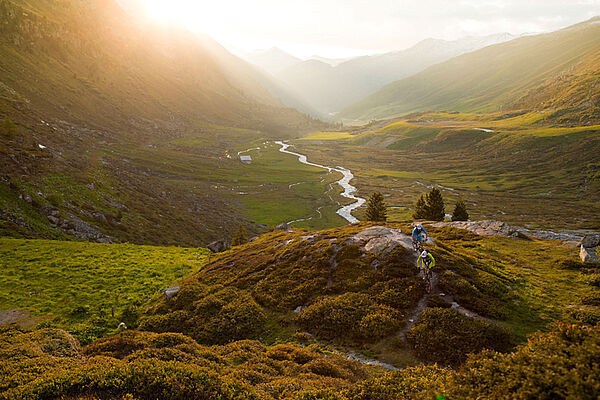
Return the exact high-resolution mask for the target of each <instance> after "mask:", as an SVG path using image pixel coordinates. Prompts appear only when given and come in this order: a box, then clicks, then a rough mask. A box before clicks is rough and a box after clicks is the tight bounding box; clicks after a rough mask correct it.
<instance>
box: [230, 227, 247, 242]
mask: <svg viewBox="0 0 600 400" xmlns="http://www.w3.org/2000/svg"><path fill="white" fill-rule="evenodd" d="M247 241H248V237H247V236H246V229H244V226H243V225H242V224H240V227H239V228H238V230H237V233H236V234H235V236H234V237H233V239H231V245H232V246H239V245H241V244H244V243H246V242H247Z"/></svg>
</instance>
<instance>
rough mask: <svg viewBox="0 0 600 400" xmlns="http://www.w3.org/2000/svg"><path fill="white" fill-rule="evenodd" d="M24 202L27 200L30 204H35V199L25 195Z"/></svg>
mask: <svg viewBox="0 0 600 400" xmlns="http://www.w3.org/2000/svg"><path fill="white" fill-rule="evenodd" d="M23 200H25V201H26V202H27V203H29V204H31V203H33V199H32V198H31V196H30V195H28V194H25V195H23Z"/></svg>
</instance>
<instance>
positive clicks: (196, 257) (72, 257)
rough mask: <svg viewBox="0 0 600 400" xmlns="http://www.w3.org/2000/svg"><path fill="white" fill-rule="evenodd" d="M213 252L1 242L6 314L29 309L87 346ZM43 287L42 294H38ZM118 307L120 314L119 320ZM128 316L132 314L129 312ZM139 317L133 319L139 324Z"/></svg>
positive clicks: (1, 298) (0, 303) (1, 305)
mask: <svg viewBox="0 0 600 400" xmlns="http://www.w3.org/2000/svg"><path fill="white" fill-rule="evenodd" d="M207 252H208V251H207V250H205V249H193V248H181V247H152V246H136V245H131V244H118V245H106V244H95V243H85V242H62V241H46V240H21V239H6V238H4V239H0V268H1V269H2V271H3V273H2V277H1V278H0V281H1V286H2V287H3V288H4V289H3V290H2V293H0V309H1V310H8V309H13V308H22V309H26V310H28V311H30V312H31V313H32V315H33V317H37V318H42V319H43V320H45V321H50V322H51V324H53V325H55V326H60V327H63V328H67V329H69V330H71V331H72V332H75V333H77V334H78V336H79V338H80V339H82V340H85V341H89V340H90V339H94V337H95V336H97V335H105V334H106V333H108V332H112V331H113V330H114V329H116V328H117V325H118V324H119V323H120V322H121V321H123V320H125V321H126V322H127V323H130V322H133V321H134V320H135V309H136V308H137V307H139V306H140V305H141V304H142V303H144V302H145V301H147V300H148V299H149V298H151V297H154V296H156V295H157V291H158V290H160V289H164V288H166V287H169V286H171V285H173V284H176V283H177V282H180V280H181V277H182V275H181V274H182V271H183V273H184V274H185V275H189V274H190V273H194V272H196V271H198V270H199V268H200V267H201V266H203V265H204V264H205V263H206V260H207ZM36 289H37V293H38V295H37V296H35V291H36ZM111 307H114V312H115V316H114V317H112V315H111V314H112V310H111ZM128 313H129V314H128ZM132 317H133V321H132Z"/></svg>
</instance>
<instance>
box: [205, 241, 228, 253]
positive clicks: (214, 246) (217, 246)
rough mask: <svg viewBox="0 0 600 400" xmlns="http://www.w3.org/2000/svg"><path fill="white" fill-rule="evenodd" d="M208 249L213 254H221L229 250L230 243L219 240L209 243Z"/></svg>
mask: <svg viewBox="0 0 600 400" xmlns="http://www.w3.org/2000/svg"><path fill="white" fill-rule="evenodd" d="M206 247H208V249H209V250H210V251H212V252H213V253H220V252H222V251H225V250H227V249H228V248H229V243H227V241H226V240H217V241H214V242H212V243H209V244H208V246H206Z"/></svg>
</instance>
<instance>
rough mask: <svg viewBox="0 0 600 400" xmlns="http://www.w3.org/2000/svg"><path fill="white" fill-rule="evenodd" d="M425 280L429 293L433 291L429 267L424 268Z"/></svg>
mask: <svg viewBox="0 0 600 400" xmlns="http://www.w3.org/2000/svg"><path fill="white" fill-rule="evenodd" d="M423 280H424V281H425V291H426V292H427V294H429V293H431V269H430V268H429V267H424V268H423Z"/></svg>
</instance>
